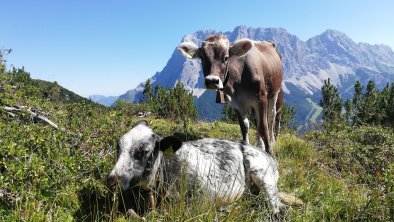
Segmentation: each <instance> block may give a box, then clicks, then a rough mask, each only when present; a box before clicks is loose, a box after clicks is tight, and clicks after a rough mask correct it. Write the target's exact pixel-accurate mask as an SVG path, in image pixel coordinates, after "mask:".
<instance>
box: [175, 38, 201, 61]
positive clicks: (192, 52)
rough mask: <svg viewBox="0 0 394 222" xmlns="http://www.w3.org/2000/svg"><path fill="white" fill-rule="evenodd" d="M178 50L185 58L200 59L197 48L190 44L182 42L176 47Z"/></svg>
mask: <svg viewBox="0 0 394 222" xmlns="http://www.w3.org/2000/svg"><path fill="white" fill-rule="evenodd" d="M178 49H179V51H180V52H181V53H182V55H184V56H185V57H186V58H189V59H195V58H199V57H200V55H199V52H198V46H197V45H196V44H194V43H192V42H183V43H181V44H180V45H179V46H178Z"/></svg>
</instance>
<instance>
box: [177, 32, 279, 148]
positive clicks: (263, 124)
mask: <svg viewBox="0 0 394 222" xmlns="http://www.w3.org/2000/svg"><path fill="white" fill-rule="evenodd" d="M179 50H180V52H181V53H182V54H183V55H184V56H186V57H187V58H190V59H195V58H199V59H201V64H202V68H203V72H204V77H205V86H206V88H207V89H216V90H218V92H219V91H222V92H223V93H224V94H225V96H226V97H225V99H226V101H229V102H231V106H232V108H233V109H234V110H235V111H236V113H237V115H238V119H239V124H240V127H241V132H242V137H243V140H244V141H245V142H246V143H249V138H248V131H249V120H248V119H247V118H246V114H247V109H248V108H250V107H253V108H254V110H255V112H256V119H257V131H258V134H259V143H260V146H261V147H263V148H265V150H266V151H267V152H268V153H269V154H271V155H273V151H272V149H273V146H274V144H275V135H274V131H275V125H276V124H275V121H276V120H279V116H277V115H279V113H280V107H281V105H282V94H283V92H282V87H281V84H282V64H281V57H280V55H279V53H278V51H277V49H276V46H275V44H274V43H272V42H265V41H264V42H259V41H253V40H250V39H241V40H238V41H236V42H235V43H234V44H232V45H231V46H230V42H229V40H228V39H227V37H226V36H224V35H210V36H208V38H207V39H206V40H205V41H203V43H202V46H201V48H199V47H198V46H197V45H195V44H194V43H191V42H184V43H181V44H180V45H179Z"/></svg>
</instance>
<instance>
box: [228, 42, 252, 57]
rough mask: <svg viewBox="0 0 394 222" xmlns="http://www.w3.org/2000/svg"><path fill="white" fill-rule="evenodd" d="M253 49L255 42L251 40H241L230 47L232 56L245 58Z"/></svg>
mask: <svg viewBox="0 0 394 222" xmlns="http://www.w3.org/2000/svg"><path fill="white" fill-rule="evenodd" d="M252 47H253V41H252V40H250V39H241V40H238V41H236V42H235V43H234V44H233V45H232V46H231V47H230V51H229V52H230V56H234V55H235V56H243V55H245V54H246V53H247V52H248V51H249V50H250V49H251V48H252Z"/></svg>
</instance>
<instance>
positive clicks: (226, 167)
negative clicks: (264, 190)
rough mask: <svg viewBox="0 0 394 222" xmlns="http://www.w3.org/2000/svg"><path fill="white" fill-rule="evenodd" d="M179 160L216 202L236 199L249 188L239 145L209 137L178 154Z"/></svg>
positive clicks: (188, 146)
mask: <svg viewBox="0 0 394 222" xmlns="http://www.w3.org/2000/svg"><path fill="white" fill-rule="evenodd" d="M176 158H177V160H178V162H180V163H182V164H181V165H182V166H186V168H187V171H186V172H187V174H188V177H189V178H193V179H196V180H197V181H198V183H199V185H201V186H202V187H203V188H204V190H207V191H208V193H209V194H210V195H211V197H213V198H215V199H217V200H221V201H223V202H227V201H232V200H236V199H238V198H239V197H240V196H241V195H242V193H243V192H244V191H245V189H246V184H245V170H244V166H243V155H242V152H241V149H240V144H239V143H235V142H231V141H225V140H220V139H208V138H207V139H201V140H197V141H190V142H186V143H184V145H183V146H182V147H181V148H180V149H179V150H178V151H177V152H176Z"/></svg>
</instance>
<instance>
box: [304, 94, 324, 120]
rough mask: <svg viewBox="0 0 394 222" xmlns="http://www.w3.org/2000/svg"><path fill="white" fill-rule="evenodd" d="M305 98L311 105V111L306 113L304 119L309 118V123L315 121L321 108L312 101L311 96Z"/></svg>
mask: <svg viewBox="0 0 394 222" xmlns="http://www.w3.org/2000/svg"><path fill="white" fill-rule="evenodd" d="M306 100H307V101H308V103H310V104H311V105H312V108H311V111H310V112H309V113H308V115H307V117H306V119H309V120H310V121H311V123H316V120H317V117H319V115H320V114H321V112H322V111H323V109H322V108H321V107H320V106H319V105H317V104H316V103H315V102H313V101H312V100H311V98H306Z"/></svg>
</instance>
